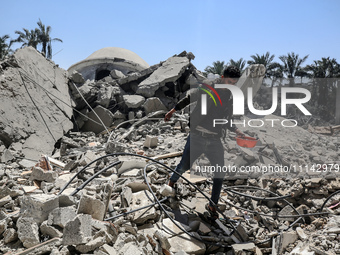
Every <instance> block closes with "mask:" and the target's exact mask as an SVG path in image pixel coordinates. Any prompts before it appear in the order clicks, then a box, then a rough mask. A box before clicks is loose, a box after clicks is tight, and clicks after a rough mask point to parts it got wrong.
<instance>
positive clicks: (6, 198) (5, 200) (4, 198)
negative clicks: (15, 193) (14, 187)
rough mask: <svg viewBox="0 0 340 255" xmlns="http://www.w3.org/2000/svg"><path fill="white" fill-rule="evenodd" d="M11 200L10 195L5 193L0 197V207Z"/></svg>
mask: <svg viewBox="0 0 340 255" xmlns="http://www.w3.org/2000/svg"><path fill="white" fill-rule="evenodd" d="M11 201H12V198H11V196H9V195H7V196H5V197H3V198H1V199H0V207H2V206H4V205H5V204H7V203H9V202H11Z"/></svg>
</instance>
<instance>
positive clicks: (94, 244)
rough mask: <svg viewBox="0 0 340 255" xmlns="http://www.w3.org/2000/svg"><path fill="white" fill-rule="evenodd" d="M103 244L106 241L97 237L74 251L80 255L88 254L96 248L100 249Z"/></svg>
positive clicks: (78, 246)
mask: <svg viewBox="0 0 340 255" xmlns="http://www.w3.org/2000/svg"><path fill="white" fill-rule="evenodd" d="M105 242H106V240H105V238H104V237H97V238H95V239H93V240H91V241H89V242H88V243H85V244H79V245H77V246H76V250H77V251H79V252H81V253H82V254H85V253H89V252H90V251H94V250H95V249H97V248H98V247H101V246H102V245H103V244H105Z"/></svg>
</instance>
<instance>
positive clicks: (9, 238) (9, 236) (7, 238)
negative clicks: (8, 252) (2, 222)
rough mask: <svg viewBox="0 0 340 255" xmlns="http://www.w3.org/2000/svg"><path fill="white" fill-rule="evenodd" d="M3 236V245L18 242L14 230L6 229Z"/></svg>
mask: <svg viewBox="0 0 340 255" xmlns="http://www.w3.org/2000/svg"><path fill="white" fill-rule="evenodd" d="M3 235H4V243H5V244H8V243H10V242H14V241H16V240H18V233H17V231H16V230H15V229H14V228H8V229H7V230H6V231H5V233H4V234H3Z"/></svg>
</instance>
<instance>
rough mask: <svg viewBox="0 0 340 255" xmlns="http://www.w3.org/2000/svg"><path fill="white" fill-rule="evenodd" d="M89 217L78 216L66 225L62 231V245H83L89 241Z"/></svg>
mask: <svg viewBox="0 0 340 255" xmlns="http://www.w3.org/2000/svg"><path fill="white" fill-rule="evenodd" d="M91 237H92V229H91V215H88V214H79V215H77V217H76V218H75V219H74V220H72V221H69V222H67V223H66V226H65V228H64V231H63V245H77V244H84V243H87V242H88V241H89V240H91Z"/></svg>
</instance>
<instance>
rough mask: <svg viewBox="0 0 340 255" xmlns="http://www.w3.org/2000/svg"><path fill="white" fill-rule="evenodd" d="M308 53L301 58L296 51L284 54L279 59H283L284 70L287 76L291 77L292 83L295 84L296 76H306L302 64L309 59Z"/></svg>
mask: <svg viewBox="0 0 340 255" xmlns="http://www.w3.org/2000/svg"><path fill="white" fill-rule="evenodd" d="M307 58H308V55H306V56H304V57H303V58H299V54H295V53H294V52H291V53H288V54H287V55H286V56H285V55H282V56H280V57H279V59H280V60H281V61H282V63H283V65H282V71H283V73H284V74H285V75H286V77H287V78H289V79H290V85H291V86H293V85H294V84H295V83H294V78H296V77H297V76H300V77H302V76H305V75H306V74H307V73H306V72H305V71H304V69H303V67H302V64H303V63H304V62H305V61H306V60H307Z"/></svg>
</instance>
